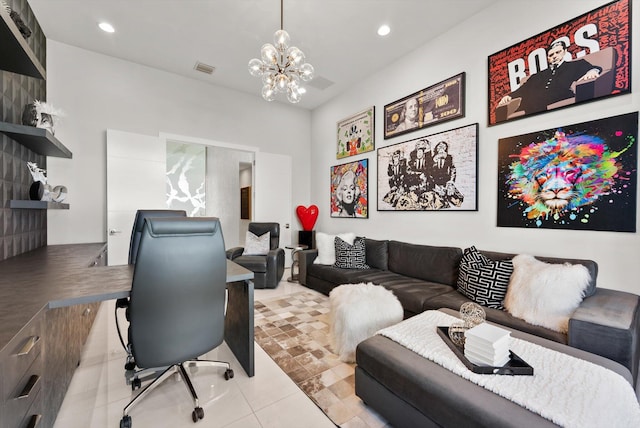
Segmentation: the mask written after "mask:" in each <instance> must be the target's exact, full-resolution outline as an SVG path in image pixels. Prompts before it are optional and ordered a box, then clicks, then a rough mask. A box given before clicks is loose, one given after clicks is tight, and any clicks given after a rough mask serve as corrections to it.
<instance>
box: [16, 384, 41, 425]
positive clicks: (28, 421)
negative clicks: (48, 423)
mask: <svg viewBox="0 0 640 428" xmlns="http://www.w3.org/2000/svg"><path fill="white" fill-rule="evenodd" d="M43 395H44V392H43V391H40V392H39V393H38V395H37V396H36V397H35V399H34V401H33V404H31V407H30V408H29V410H28V411H27V413H26V415H25V416H24V419H23V420H22V423H20V425H17V426H18V427H20V428H44V426H45V425H44V423H45V422H44V406H43V402H44V399H43V398H42V396H43Z"/></svg>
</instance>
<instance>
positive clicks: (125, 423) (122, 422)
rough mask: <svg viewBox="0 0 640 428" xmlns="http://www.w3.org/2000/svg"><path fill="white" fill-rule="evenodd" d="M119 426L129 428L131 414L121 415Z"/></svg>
mask: <svg viewBox="0 0 640 428" xmlns="http://www.w3.org/2000/svg"><path fill="white" fill-rule="evenodd" d="M120 428H131V416H129V415H127V416H123V417H122V419H120Z"/></svg>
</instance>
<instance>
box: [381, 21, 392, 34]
mask: <svg viewBox="0 0 640 428" xmlns="http://www.w3.org/2000/svg"><path fill="white" fill-rule="evenodd" d="M390 32H391V28H389V26H388V25H387V24H383V25H381V26H380V28H378V35H379V36H386V35H387V34H389V33H390Z"/></svg>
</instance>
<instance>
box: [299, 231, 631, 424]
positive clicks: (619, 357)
mask: <svg viewBox="0 0 640 428" xmlns="http://www.w3.org/2000/svg"><path fill="white" fill-rule="evenodd" d="M365 244H366V262H367V264H368V265H369V266H370V268H371V269H364V270H359V269H339V268H335V267H333V266H329V265H319V264H314V263H313V260H314V259H315V258H316V257H317V250H316V249H314V250H305V251H301V252H300V253H299V254H298V255H299V267H300V274H299V282H300V284H302V285H304V286H306V287H308V288H311V289H314V290H317V291H319V292H321V293H324V294H327V295H328V294H329V293H330V292H331V290H332V289H333V288H334V287H336V286H338V285H341V284H348V283H359V282H372V283H374V284H378V285H382V286H384V287H385V288H387V289H389V290H392V291H393V292H394V294H395V295H396V296H397V297H398V299H399V300H400V303H401V304H402V306H403V308H404V313H405V318H408V317H411V316H413V315H416V314H418V313H421V312H423V311H426V310H435V309H440V308H449V309H453V310H458V309H459V308H460V305H461V304H462V303H464V302H468V301H470V300H469V299H468V298H466V297H465V296H464V295H462V294H461V293H459V292H458V291H457V289H456V284H457V277H458V265H459V263H460V259H461V258H462V255H463V250H462V249H461V248H456V247H441V246H429V245H416V244H410V243H404V242H399V241H393V240H390V241H384V240H373V239H367V238H365ZM481 252H482V253H483V254H484V255H485V256H487V257H488V258H490V259H492V260H505V259H511V258H513V257H514V256H515V254H508V253H499V252H493V251H482V250H481ZM537 258H538V259H539V260H541V261H544V262H547V263H565V262H568V263H571V264H577V263H579V264H582V265H584V266H586V267H587V269H588V270H589V272H590V274H591V283H590V285H589V287H588V290H587V291H586V297H585V298H584V300H583V302H582V304H581V305H580V307H579V308H578V309H577V310H576V311H575V312H574V314H573V315H572V317H571V319H570V321H569V332H568V334H563V333H559V332H556V331H553V330H550V329H547V328H544V327H540V326H534V325H531V324H529V323H527V322H526V321H524V320H522V319H519V318H516V317H514V316H512V315H510V314H509V313H508V312H506V311H503V310H499V309H492V308H485V311H486V314H487V320H488V321H492V322H495V323H498V324H501V325H503V326H506V327H509V328H511V329H515V330H518V331H521V332H525V333H528V334H531V335H533V336H536V337H539V338H543V340H545V339H546V340H550V341H552V342H556V343H559V344H561V345H562V346H565V345H568V347H569V348H577V349H579V350H582V351H587V352H588V353H592V354H596V355H597V356H602V357H605V358H607V359H609V360H613V361H614V362H617V363H619V364H620V365H622V366H624V368H626V369H627V370H628V372H629V377H630V382H631V383H632V385H638V384H639V382H637V381H638V363H639V358H640V337H639V335H640V297H639V296H637V295H635V294H631V293H626V292H622V291H616V290H609V289H603V288H598V287H596V280H597V273H598V265H597V263H596V262H594V261H592V260H578V259H561V258H551V257H537ZM385 340H386V339H385ZM385 340H382V342H383V343H382V344H380V343H378V344H377V345H376V343H375V342H376V341H378V342H380V341H381V337H374V338H371V339H368V340H367V341H365V342H363V344H366V345H367V346H359V347H358V350H357V354H356V357H357V359H358V361H361V360H363V359H364V360H367V359H368V360H369V361H371V360H372V357H371V355H374V356H375V355H377V357H375V358H384V357H386V351H384V350H383V349H382V348H384V347H385V346H389V344H388V343H384V342H385ZM372 342H373V343H372ZM381 347H382V348H381ZM361 348H362V349H361ZM564 349H568V348H567V347H566V346H565V348H564ZM365 352H366V353H367V355H364V353H365ZM394 352H395V353H397V352H398V350H397V349H396V350H395V351H394ZM407 352H410V351H407ZM407 357H408V356H407ZM372 367H375V365H373V366H372ZM372 370H375V369H372ZM402 372H404V370H402V369H399V368H396V369H394V371H393V373H394V375H395V376H400V377H402ZM378 375H380V376H387V377H389V376H390V375H389V374H387V375H383V374H381V373H367V377H366V378H367V379H373V380H376V381H377V380H379V379H378V377H377V376H378ZM412 376H415V373H414V374H412ZM360 379H361V380H362V379H364V377H363V376H360ZM360 388H361V389H362V383H361V386H360ZM356 389H358V377H357V375H356ZM636 390H637V391H638V390H640V388H637V387H636ZM387 392H389V391H387ZM390 394H391V396H396V398H398V394H397V393H396V394H394V391H391V392H390ZM399 395H400V399H399V403H396V404H397V405H398V406H399V407H398V409H402V408H403V406H404V405H406V404H407V403H406V402H404V398H403V397H402V394H399ZM385 400H386V402H388V397H387V398H386V399H385ZM365 401H367V400H365ZM389 404H390V403H389ZM414 410H415V409H414ZM419 410H420V409H418V415H420V411H419ZM406 411H407V409H405V410H402V411H401V414H403V413H405V412H406Z"/></svg>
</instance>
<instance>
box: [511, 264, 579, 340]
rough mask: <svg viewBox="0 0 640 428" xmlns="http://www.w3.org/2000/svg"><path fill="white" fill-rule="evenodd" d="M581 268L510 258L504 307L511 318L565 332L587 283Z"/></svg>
mask: <svg viewBox="0 0 640 428" xmlns="http://www.w3.org/2000/svg"><path fill="white" fill-rule="evenodd" d="M589 279H590V278H589V271H588V270H587V268H586V267H584V266H582V265H570V264H568V263H567V264H564V265H560V264H557V263H556V264H549V263H544V262H541V261H540V260H537V259H536V258H535V257H533V256H530V255H527V254H521V255H518V256H516V257H514V258H513V275H512V277H511V282H510V284H509V289H508V291H507V295H506V297H505V300H504V306H505V308H506V309H507V310H508V311H509V313H510V314H512V315H513V316H515V317H518V318H522V319H523V320H525V321H527V322H529V323H531V324H533V325H540V326H543V327H547V328H550V329H551V330H555V331H559V332H561V333H566V332H567V331H568V330H569V317H570V316H571V314H572V313H573V311H575V310H576V309H577V308H578V306H579V305H580V302H582V297H583V295H584V291H585V289H586V288H587V285H588V283H589Z"/></svg>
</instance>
